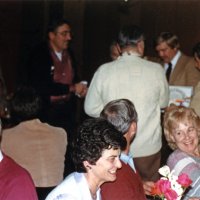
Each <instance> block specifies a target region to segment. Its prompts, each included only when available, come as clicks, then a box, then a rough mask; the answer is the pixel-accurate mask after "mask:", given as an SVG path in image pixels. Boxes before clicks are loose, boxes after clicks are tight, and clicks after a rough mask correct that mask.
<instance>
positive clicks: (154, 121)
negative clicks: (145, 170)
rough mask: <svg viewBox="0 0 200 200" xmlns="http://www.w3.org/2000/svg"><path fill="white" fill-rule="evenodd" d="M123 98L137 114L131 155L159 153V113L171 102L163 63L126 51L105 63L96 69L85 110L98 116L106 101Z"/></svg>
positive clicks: (140, 155) (91, 114)
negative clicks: (130, 102) (132, 104)
mask: <svg viewBox="0 0 200 200" xmlns="http://www.w3.org/2000/svg"><path fill="white" fill-rule="evenodd" d="M120 98H126V99H129V100H130V101H132V102H133V103H134V105H135V108H136V110H137V113H138V129H137V134H136V137H135V138H134V141H133V142H132V144H131V147H130V153H131V155H132V156H133V157H143V156H149V155H153V154H155V153H157V152H158V151H159V150H160V148H161V145H162V142H161V136H162V131H161V125H160V112H161V108H164V107H166V106H167V105H168V101H169V87H168V83H167V81H166V78H165V73H164V70H163V68H162V66H161V65H159V64H157V63H154V62H150V61H147V60H144V59H142V58H141V57H139V55H136V54H131V55H128V54H126V53H124V54H123V55H122V56H121V57H119V58H118V59H117V60H115V61H113V62H110V63H106V64H104V65H102V66H101V67H100V68H99V69H98V70H97V71H96V72H95V74H94V77H93V79H92V82H91V84H90V87H89V90H88V93H87V95H86V99H85V103H84V109H85V112H86V113H87V114H88V115H89V116H92V117H98V116H99V114H100V112H101V111H102V109H103V107H104V106H105V104H107V103H108V102H109V101H112V100H115V99H120Z"/></svg>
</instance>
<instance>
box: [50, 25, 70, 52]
mask: <svg viewBox="0 0 200 200" xmlns="http://www.w3.org/2000/svg"><path fill="white" fill-rule="evenodd" d="M49 39H50V44H51V46H52V48H53V50H54V51H57V52H61V51H63V50H64V49H67V48H68V46H69V41H70V40H71V28H70V26H69V25H68V24H63V25H61V26H59V27H58V28H57V29H56V31H55V32H50V33H49Z"/></svg>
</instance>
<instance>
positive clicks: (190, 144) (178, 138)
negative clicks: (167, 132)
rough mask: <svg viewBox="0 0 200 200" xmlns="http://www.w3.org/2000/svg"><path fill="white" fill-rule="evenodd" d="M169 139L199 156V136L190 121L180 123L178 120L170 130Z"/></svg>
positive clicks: (181, 148)
mask: <svg viewBox="0 0 200 200" xmlns="http://www.w3.org/2000/svg"><path fill="white" fill-rule="evenodd" d="M171 139H172V141H173V142H175V143H176V145H177V147H178V148H179V149H180V150H182V151H184V152H186V153H188V154H190V155H193V156H199V150H198V144H199V137H198V132H197V129H196V128H195V127H194V126H193V125H192V123H190V122H187V123H182V122H180V123H179V124H178V126H177V128H175V129H174V130H173V131H172V134H171Z"/></svg>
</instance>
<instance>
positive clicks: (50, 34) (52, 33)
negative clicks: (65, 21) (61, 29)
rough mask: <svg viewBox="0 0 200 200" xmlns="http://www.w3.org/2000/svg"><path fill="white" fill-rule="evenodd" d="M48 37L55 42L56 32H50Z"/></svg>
mask: <svg viewBox="0 0 200 200" xmlns="http://www.w3.org/2000/svg"><path fill="white" fill-rule="evenodd" d="M48 36H49V40H53V38H54V37H55V33H54V32H49V33H48Z"/></svg>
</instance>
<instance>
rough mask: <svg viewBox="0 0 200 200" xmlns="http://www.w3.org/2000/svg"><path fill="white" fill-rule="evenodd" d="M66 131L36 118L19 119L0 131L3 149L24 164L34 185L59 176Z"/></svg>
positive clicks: (50, 182)
mask: <svg viewBox="0 0 200 200" xmlns="http://www.w3.org/2000/svg"><path fill="white" fill-rule="evenodd" d="M66 146H67V134H66V132H65V130H64V129H62V128H58V127H53V126H50V125H48V124H46V123H42V122H40V120H39V119H34V120H30V121H25V122H21V123H20V124H19V125H17V126H15V127H13V128H9V129H5V130H3V133H2V143H1V147H2V150H3V152H5V154H7V155H8V156H10V157H11V158H12V159H14V160H15V161H16V162H17V163H18V164H19V165H21V166H22V167H24V168H25V169H26V170H27V171H28V172H29V173H30V174H31V176H32V179H33V181H34V184H35V186H37V187H51V186H55V185H58V184H59V183H60V182H61V181H62V180H63V172H64V160H65V153H66Z"/></svg>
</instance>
